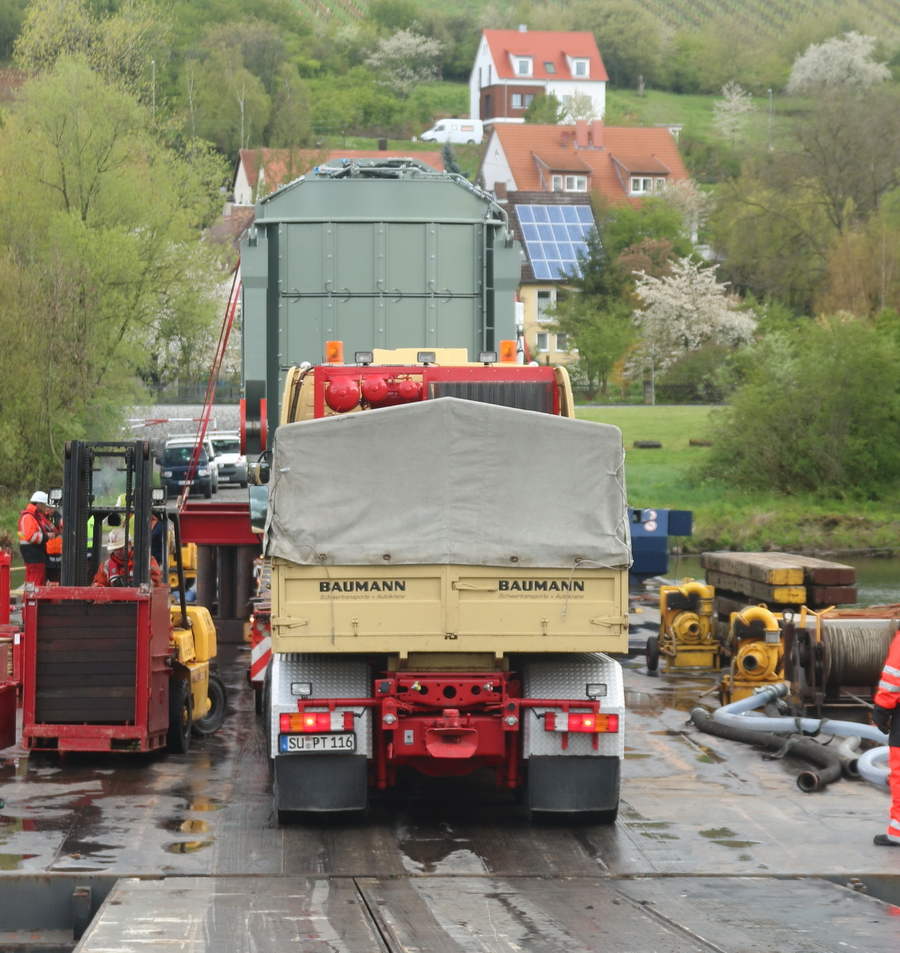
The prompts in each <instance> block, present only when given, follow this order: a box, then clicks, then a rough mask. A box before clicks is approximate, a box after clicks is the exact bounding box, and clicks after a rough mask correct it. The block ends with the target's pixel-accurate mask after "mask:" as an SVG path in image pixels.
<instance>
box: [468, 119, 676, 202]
mask: <svg viewBox="0 0 900 953" xmlns="http://www.w3.org/2000/svg"><path fill="white" fill-rule="evenodd" d="M491 135H492V136H494V135H496V136H497V137H498V138H499V140H500V144H501V145H502V147H503V152H504V154H505V155H506V161H507V162H508V163H509V167H510V171H511V172H512V177H513V179H514V180H515V183H516V187H517V188H518V189H519V190H520V191H523V192H537V191H540V190H541V189H548V188H549V186H548V184H542V183H541V177H540V172H539V163H538V161H537V160H540V162H541V163H542V164H544V165H545V166H546V167H547V169H549V170H550V171H551V172H552V171H557V172H575V171H577V172H582V171H583V169H582V167H581V166H580V165H576V162H577V163H584V164H585V165H587V166H588V167H589V169H590V170H591V172H590V175H591V181H590V183H589V187H590V188H591V189H597V190H599V191H601V192H603V193H604V194H605V195H607V196H609V197H610V198H613V199H616V198H619V199H622V198H624V197H625V191H626V189H625V183H624V182H623V179H622V178H621V177H620V174H619V173H618V172H617V171H616V168H615V164H614V162H613V156H615V157H616V158H617V159H619V160H620V161H621V162H622V164H623V166H625V168H626V169H629V168H630V166H629V165H626V161H627V163H633V164H634V166H635V168H634V169H631V171H641V172H645V171H648V172H649V171H651V170H650V168H647V169H644V168H640V169H639V170H638V168H637V167H638V166H648V167H649V166H650V165H653V167H654V169H653V171H654V172H657V171H659V172H668V178H669V181H677V180H678V179H686V178H688V171H687V169H686V168H685V166H684V162H683V161H682V159H681V155H680V154H679V152H678V146H677V145H676V144H675V139H674V138H673V137H672V134H671V133H670V132H669V130H668V129H663V128H647V127H640V126H636V127H625V126H605V127H603V146H602V147H601V148H599V149H595V148H591V147H588V148H586V149H576V146H575V127H574V126H537V125H531V124H528V123H495V124H494V127H493V130H492V132H491ZM489 151H490V147H488V149H487V150H485V155H487V154H488V153H489ZM493 185H494V183H493V182H486V183H485V186H486V187H487V188H489V189H491V188H493Z"/></svg>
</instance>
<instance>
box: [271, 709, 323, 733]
mask: <svg viewBox="0 0 900 953" xmlns="http://www.w3.org/2000/svg"><path fill="white" fill-rule="evenodd" d="M279 725H280V727H281V730H282V731H331V712H327V711H304V712H297V713H293V712H292V713H291V714H283V715H280V716H279Z"/></svg>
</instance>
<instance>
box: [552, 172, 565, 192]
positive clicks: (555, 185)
mask: <svg viewBox="0 0 900 953" xmlns="http://www.w3.org/2000/svg"><path fill="white" fill-rule="evenodd" d="M562 187H563V177H562V176H561V175H552V176H550V191H551V192H562Z"/></svg>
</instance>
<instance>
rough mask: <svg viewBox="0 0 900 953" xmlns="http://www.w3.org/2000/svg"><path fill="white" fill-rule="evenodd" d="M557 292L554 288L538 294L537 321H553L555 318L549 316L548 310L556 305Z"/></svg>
mask: <svg viewBox="0 0 900 953" xmlns="http://www.w3.org/2000/svg"><path fill="white" fill-rule="evenodd" d="M555 299H556V291H555V289H553V288H547V289H544V290H543V291H538V293H537V319H538V321H552V320H553V318H550V317H548V316H547V309H548V308H552V307H553V305H554V304H556V300H555Z"/></svg>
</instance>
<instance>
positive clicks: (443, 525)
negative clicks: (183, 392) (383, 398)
mask: <svg viewBox="0 0 900 953" xmlns="http://www.w3.org/2000/svg"><path fill="white" fill-rule="evenodd" d="M270 493H271V495H270V504H269V524H268V527H267V530H266V553H267V554H268V555H270V556H281V557H283V558H284V559H288V560H291V561H292V562H295V563H301V564H305V565H318V564H321V563H322V562H323V561H324V562H325V563H327V564H328V565H332V566H385V565H398V564H399V565H410V564H413V565H414V564H429V563H452V564H456V565H467V566H510V565H511V563H514V564H515V565H518V566H523V567H524V566H533V567H542V568H569V567H571V566H573V565H575V561H576V560H577V559H583V560H590V561H591V562H590V563H589V564H588V565H591V564H595V565H602V566H628V565H630V563H631V547H630V536H629V528H628V519H627V509H626V499H625V478H624V452H623V449H622V435H621V433H620V431H619V430H618V428H617V427H612V426H609V425H607V424H597V423H590V422H588V421H583V420H571V419H569V418H565V417H554V416H550V415H549V414H540V413H535V412H533V411H528V410H515V409H512V408H509V407H500V406H496V405H493V404H486V403H478V402H475V401H468V400H458V399H456V398H453V397H443V398H440V399H437V400H424V401H421V402H418V403H416V404H410V405H407V406H403V407H390V408H384V409H381V410H367V411H364V412H362V413H355V414H347V415H346V416H342V417H325V418H322V419H319V420H310V421H304V422H302V423H295V424H287V425H285V426H283V427H280V428H279V429H278V432H277V434H276V438H275V451H274V460H273V466H272V480H271V483H270ZM386 554H388V555H389V556H390V560H389V561H387V560H385V558H384V557H385V555H386ZM512 557H516V559H515V560H513V559H512Z"/></svg>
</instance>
